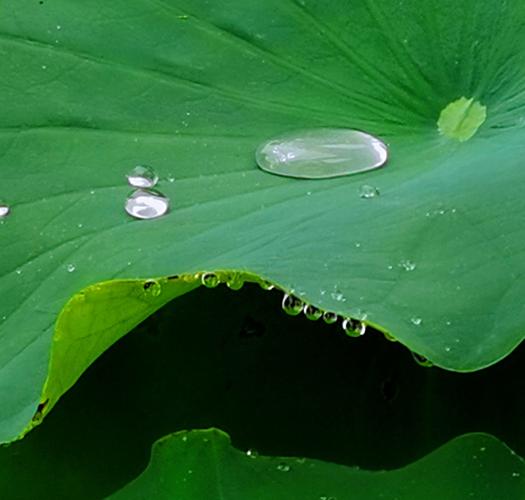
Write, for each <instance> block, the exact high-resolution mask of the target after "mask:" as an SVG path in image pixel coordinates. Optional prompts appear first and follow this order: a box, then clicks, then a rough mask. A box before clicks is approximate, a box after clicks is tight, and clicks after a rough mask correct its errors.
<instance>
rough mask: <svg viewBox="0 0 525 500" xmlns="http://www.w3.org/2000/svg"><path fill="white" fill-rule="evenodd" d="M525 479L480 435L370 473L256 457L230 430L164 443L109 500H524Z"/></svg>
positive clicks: (513, 461) (518, 463)
mask: <svg viewBox="0 0 525 500" xmlns="http://www.w3.org/2000/svg"><path fill="white" fill-rule="evenodd" d="M188 467H190V468H188ZM509 470H514V472H513V473H512V474H510V477H509V472H508V471H509ZM522 474H525V466H524V464H523V461H522V460H520V459H519V458H517V457H516V456H515V455H513V454H512V453H511V452H510V450H508V449H505V447H504V446H502V445H501V444H500V443H498V442H497V441H496V440H494V438H490V437H489V436H484V435H481V434H478V435H470V436H463V437H462V438H458V439H457V440H455V441H453V442H452V443H449V444H448V445H446V446H445V447H443V448H441V449H439V450H438V451H436V452H434V453H433V454H432V455H430V456H429V457H426V458H425V459H424V460H421V461H419V462H417V463H416V464H413V465H411V466H409V467H406V468H405V469H401V470H397V471H390V472H380V471H377V472H366V471H359V470H352V469H348V468H345V467H342V466H337V465H332V464H326V463H323V462H318V461H313V460H312V461H310V460H307V461H306V460H302V459H295V460H294V459H282V458H278V457H272V458H267V457H257V458H256V459H254V458H252V457H249V456H246V454H245V453H241V452H239V451H237V450H234V449H233V448H232V447H231V446H230V442H229V439H228V436H227V435H225V434H224V433H221V432H219V431H216V430H209V431H194V432H190V433H181V434H174V435H172V436H169V437H168V438H165V439H162V440H160V441H158V442H157V443H156V444H155V447H154V449H153V455H152V460H151V463H150V465H149V467H148V469H146V471H145V472H144V473H143V474H142V475H141V476H140V477H139V478H138V479H137V480H136V481H134V482H132V483H131V484H129V485H128V486H126V487H125V488H124V489H123V490H121V491H120V492H118V493H117V494H115V495H112V496H111V497H110V498H113V499H132V498H158V499H163V498H173V497H174V496H176V497H177V498H180V499H188V500H200V499H202V500H204V499H208V498H228V499H231V500H234V499H237V498H238V499H241V498H253V499H254V500H263V499H270V498H276V499H283V500H284V499H288V498H311V499H312V500H313V499H319V500H325V499H328V498H332V499H334V498H335V499H338V498H339V499H341V500H350V499H355V498H360V499H372V498H382V497H385V496H386V495H388V496H389V497H390V498H399V499H407V500H408V499H414V500H415V499H420V498H436V499H437V498H443V491H444V489H445V488H446V491H447V497H448V498H452V499H458V500H460V499H464V498H468V497H474V498H479V499H487V500H488V499H492V498H497V496H498V495H502V494H503V495H505V497H506V498H516V499H517V498H520V497H521V495H522V493H523V487H524V485H525V479H524V478H522V477H521V476H522ZM386 492H388V493H386Z"/></svg>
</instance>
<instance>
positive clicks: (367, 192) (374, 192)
mask: <svg viewBox="0 0 525 500" xmlns="http://www.w3.org/2000/svg"><path fill="white" fill-rule="evenodd" d="M359 196H360V197H361V198H364V199H369V198H375V197H376V196H379V189H377V188H376V187H374V186H370V185H369V184H364V185H362V186H361V187H360V188H359Z"/></svg>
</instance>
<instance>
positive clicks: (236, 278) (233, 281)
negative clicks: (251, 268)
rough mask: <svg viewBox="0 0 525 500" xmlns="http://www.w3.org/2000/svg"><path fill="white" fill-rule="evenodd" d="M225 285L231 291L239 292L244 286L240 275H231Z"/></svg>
mask: <svg viewBox="0 0 525 500" xmlns="http://www.w3.org/2000/svg"><path fill="white" fill-rule="evenodd" d="M226 285H227V286H228V288H230V289H232V290H240V289H241V288H242V287H243V285H244V279H243V277H242V274H241V273H231V274H230V275H229V276H228V278H227V279H226Z"/></svg>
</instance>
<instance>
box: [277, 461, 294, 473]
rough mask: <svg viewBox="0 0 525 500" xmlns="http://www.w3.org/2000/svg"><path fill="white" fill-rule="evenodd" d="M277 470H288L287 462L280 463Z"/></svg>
mask: <svg viewBox="0 0 525 500" xmlns="http://www.w3.org/2000/svg"><path fill="white" fill-rule="evenodd" d="M277 470H278V471H281V472H289V471H290V470H291V467H290V466H289V465H288V464H285V463H281V464H279V465H278V466H277Z"/></svg>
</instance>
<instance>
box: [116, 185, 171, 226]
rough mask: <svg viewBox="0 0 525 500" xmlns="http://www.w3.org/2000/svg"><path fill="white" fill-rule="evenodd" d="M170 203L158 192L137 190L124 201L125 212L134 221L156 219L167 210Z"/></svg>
mask: <svg viewBox="0 0 525 500" xmlns="http://www.w3.org/2000/svg"><path fill="white" fill-rule="evenodd" d="M169 206H170V202H169V199H168V198H166V196H164V195H163V194H162V193H159V192H158V191H153V190H151V191H148V190H144V189H137V190H136V191H134V192H133V193H131V194H130V195H129V196H128V198H127V199H126V205H125V209H126V212H127V213H128V214H129V215H131V216H132V217H134V218H135V219H156V218H158V217H161V216H163V215H164V214H165V213H166V212H167V211H168V209H169Z"/></svg>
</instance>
